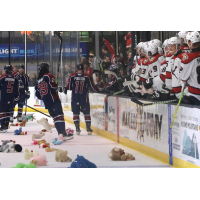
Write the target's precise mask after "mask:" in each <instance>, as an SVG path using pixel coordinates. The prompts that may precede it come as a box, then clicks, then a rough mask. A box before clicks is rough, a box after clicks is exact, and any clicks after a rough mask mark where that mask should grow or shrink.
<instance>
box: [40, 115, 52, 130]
mask: <svg viewBox="0 0 200 200" xmlns="http://www.w3.org/2000/svg"><path fill="white" fill-rule="evenodd" d="M37 123H38V124H41V125H42V126H43V127H44V128H45V129H46V130H47V131H49V132H51V133H52V131H51V126H50V124H49V123H48V119H45V118H44V117H43V118H41V119H40V120H37Z"/></svg>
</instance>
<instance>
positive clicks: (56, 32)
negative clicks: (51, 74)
mask: <svg viewBox="0 0 200 200" xmlns="http://www.w3.org/2000/svg"><path fill="white" fill-rule="evenodd" d="M54 33H55V35H57V36H58V38H59V39H60V53H59V61H58V71H57V77H56V84H58V76H59V72H60V65H61V53H62V37H61V36H60V31H54Z"/></svg>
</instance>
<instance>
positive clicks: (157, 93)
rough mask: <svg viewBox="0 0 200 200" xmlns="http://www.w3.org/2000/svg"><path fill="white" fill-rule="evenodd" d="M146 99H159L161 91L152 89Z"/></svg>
mask: <svg viewBox="0 0 200 200" xmlns="http://www.w3.org/2000/svg"><path fill="white" fill-rule="evenodd" d="M148 99H151V100H161V93H160V92H159V91H154V93H153V94H152V95H148Z"/></svg>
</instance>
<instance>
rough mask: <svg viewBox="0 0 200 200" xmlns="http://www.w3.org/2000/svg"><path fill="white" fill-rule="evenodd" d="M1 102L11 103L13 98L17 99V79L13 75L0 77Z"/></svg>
mask: <svg viewBox="0 0 200 200" xmlns="http://www.w3.org/2000/svg"><path fill="white" fill-rule="evenodd" d="M0 90H1V97H0V98H1V99H0V101H1V104H10V103H11V104H12V103H13V101H14V99H15V100H16V101H17V100H19V87H18V80H17V79H16V78H15V77H14V76H13V75H8V74H5V75H2V76H1V77H0Z"/></svg>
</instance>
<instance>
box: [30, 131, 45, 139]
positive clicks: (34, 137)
mask: <svg viewBox="0 0 200 200" xmlns="http://www.w3.org/2000/svg"><path fill="white" fill-rule="evenodd" d="M43 136H45V133H43V132H42V131H40V133H39V134H33V135H32V139H40V138H42V137H43Z"/></svg>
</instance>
